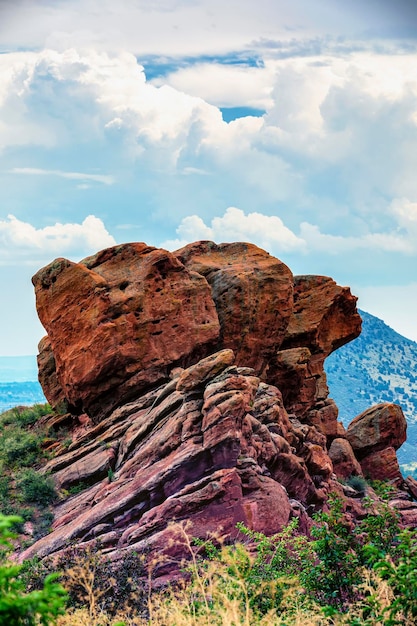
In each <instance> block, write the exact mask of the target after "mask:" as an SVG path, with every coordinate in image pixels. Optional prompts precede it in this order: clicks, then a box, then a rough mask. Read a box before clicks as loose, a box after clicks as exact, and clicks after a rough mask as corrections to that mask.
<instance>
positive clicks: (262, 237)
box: [161, 203, 417, 256]
mask: <svg viewBox="0 0 417 626" xmlns="http://www.w3.org/2000/svg"><path fill="white" fill-rule="evenodd" d="M401 206H403V204H402V205H401ZM412 219H414V220H415V222H414V223H413V226H414V227H415V228H417V203H415V204H414V205H412ZM176 232H177V235H178V238H177V239H171V240H167V241H165V242H163V243H162V244H161V245H162V247H165V248H168V249H170V250H174V249H175V248H180V247H182V246H184V245H186V244H187V243H191V242H193V241H196V240H199V239H208V240H212V241H215V242H216V243H221V242H233V241H249V242H251V243H254V244H256V245H258V246H260V247H261V248H264V249H265V250H268V251H269V252H272V253H273V254H277V255H280V254H283V253H298V254H311V255H314V254H316V253H319V254H322V255H332V256H343V255H344V254H346V253H351V252H355V251H361V250H364V251H369V250H374V251H382V252H389V253H392V252H393V253H400V254H405V255H413V254H415V253H417V239H416V237H415V236H414V233H413V232H411V231H408V232H403V233H400V232H396V231H394V232H389V233H382V232H375V233H371V232H370V233H366V234H364V235H361V236H357V237H353V236H346V235H334V234H329V233H323V232H321V231H320V228H319V227H318V226H317V225H315V224H310V223H308V222H302V223H301V224H300V226H299V234H298V235H297V234H295V233H294V232H293V231H292V230H290V229H289V228H287V227H286V226H285V224H284V222H283V221H282V219H281V218H280V217H278V216H276V215H272V216H271V215H264V214H262V213H258V212H253V213H248V214H245V213H244V211H242V210H241V209H238V208H236V207H229V208H228V209H227V210H226V211H225V213H224V215H223V216H220V217H214V218H213V219H212V220H211V222H210V225H207V224H206V223H205V222H204V220H203V219H202V218H201V217H200V216H198V215H190V216H188V217H185V218H183V219H182V220H181V223H180V224H179V226H178V228H177V229H176Z"/></svg>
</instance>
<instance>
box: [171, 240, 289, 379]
mask: <svg viewBox="0 0 417 626" xmlns="http://www.w3.org/2000/svg"><path fill="white" fill-rule="evenodd" d="M175 255H176V257H177V258H178V259H180V260H181V262H182V263H184V265H185V266H186V267H187V268H188V269H190V270H193V271H194V272H198V273H199V274H201V275H202V276H204V277H205V278H206V279H207V281H208V283H209V284H210V286H211V290H212V297H213V300H214V303H215V305H216V310H217V313H218V316H219V322H220V328H221V345H222V347H224V348H230V349H231V350H233V351H234V353H235V355H236V363H237V364H238V365H245V366H248V367H253V368H254V369H255V371H256V372H257V373H258V374H261V373H262V372H263V371H264V369H265V367H266V366H267V364H268V362H269V360H270V358H271V357H272V355H273V354H274V353H275V352H276V351H277V350H278V348H279V346H280V345H281V343H282V340H283V338H284V334H285V331H286V329H287V326H288V323H289V320H290V316H291V313H292V308H293V298H292V293H293V276H292V273H291V270H290V269H289V268H288V267H287V266H286V265H285V264H284V263H283V262H282V261H279V260H278V259H276V258H274V257H273V256H271V255H270V254H268V253H267V252H265V251H264V250H261V249H260V248H258V247H257V246H254V245H253V244H249V243H232V244H220V245H218V244H215V243H213V242H212V241H200V242H197V243H195V244H190V245H188V246H185V248H181V250H178V251H177V252H176V253H175Z"/></svg>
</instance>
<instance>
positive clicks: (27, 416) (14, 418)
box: [0, 404, 52, 427]
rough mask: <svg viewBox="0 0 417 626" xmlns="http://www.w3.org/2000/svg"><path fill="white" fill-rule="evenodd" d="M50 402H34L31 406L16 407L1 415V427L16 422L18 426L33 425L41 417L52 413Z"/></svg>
mask: <svg viewBox="0 0 417 626" xmlns="http://www.w3.org/2000/svg"><path fill="white" fill-rule="evenodd" d="M51 411H52V409H51V407H50V405H49V404H34V405H33V406H31V407H14V408H13V409H9V410H8V411H5V412H4V413H2V415H1V416H0V427H1V426H8V425H11V424H15V425H17V426H31V425H33V424H35V423H36V422H37V421H38V419H39V418H41V417H43V416H44V415H48V414H49V413H51Z"/></svg>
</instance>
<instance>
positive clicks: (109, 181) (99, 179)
mask: <svg viewBox="0 0 417 626" xmlns="http://www.w3.org/2000/svg"><path fill="white" fill-rule="evenodd" d="M9 171H10V173H12V174H27V175H29V176H60V177H61V178H69V179H70V180H92V181H94V182H96V183H102V184H103V185H113V184H114V183H115V179H114V177H113V176H110V175H107V174H85V173H83V172H65V171H62V170H44V169H41V168H37V167H14V168H12V169H11V170H9ZM78 186H79V188H82V189H85V188H86V187H88V185H78Z"/></svg>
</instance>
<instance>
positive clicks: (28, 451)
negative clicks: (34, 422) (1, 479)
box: [0, 426, 41, 468]
mask: <svg viewBox="0 0 417 626" xmlns="http://www.w3.org/2000/svg"><path fill="white" fill-rule="evenodd" d="M40 443H41V438H40V437H39V435H37V434H36V433H33V432H26V431H24V430H23V429H22V428H20V427H19V426H13V427H9V428H7V429H5V430H4V431H3V433H2V436H1V437H0V460H1V461H2V462H3V465H4V466H5V467H6V468H13V467H16V466H20V467H30V466H32V465H34V464H35V463H36V462H37V461H38V459H39V456H40V454H41V447H40Z"/></svg>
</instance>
